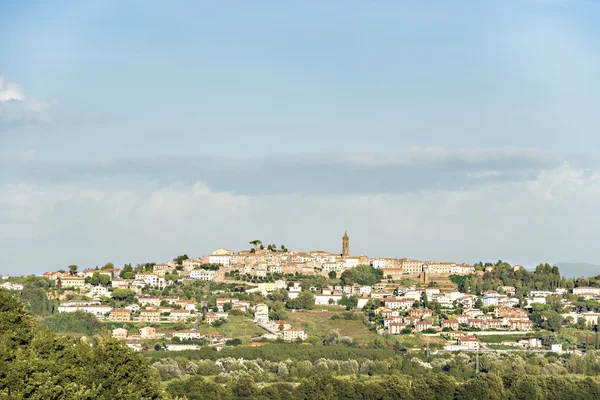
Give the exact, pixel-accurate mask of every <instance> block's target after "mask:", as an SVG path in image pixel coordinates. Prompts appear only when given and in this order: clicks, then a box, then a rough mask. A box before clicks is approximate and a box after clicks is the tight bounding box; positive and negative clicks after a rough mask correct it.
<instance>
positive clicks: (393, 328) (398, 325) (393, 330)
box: [387, 322, 406, 335]
mask: <svg viewBox="0 0 600 400" xmlns="http://www.w3.org/2000/svg"><path fill="white" fill-rule="evenodd" d="M387 328H388V333H389V334H390V335H399V334H400V333H402V330H403V329H404V328H406V324H405V323H403V322H390V323H389V324H388V325H387Z"/></svg>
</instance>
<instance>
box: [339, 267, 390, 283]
mask: <svg viewBox="0 0 600 400" xmlns="http://www.w3.org/2000/svg"><path fill="white" fill-rule="evenodd" d="M382 278H383V271H382V270H381V269H379V268H373V267H372V266H370V265H358V266H357V267H355V268H351V269H347V270H345V271H344V272H342V275H341V276H340V280H341V282H342V284H343V285H354V284H357V285H367V286H372V285H374V284H376V283H377V282H381V279H382Z"/></svg>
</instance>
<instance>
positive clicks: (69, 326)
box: [40, 311, 102, 335]
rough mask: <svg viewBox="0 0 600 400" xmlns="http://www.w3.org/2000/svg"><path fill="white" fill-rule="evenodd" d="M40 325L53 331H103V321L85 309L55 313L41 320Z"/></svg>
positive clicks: (86, 332) (83, 332)
mask: <svg viewBox="0 0 600 400" xmlns="http://www.w3.org/2000/svg"><path fill="white" fill-rule="evenodd" d="M40 326H41V327H43V328H46V329H48V330H49V331H51V332H72V333H81V334H85V335H95V334H99V333H101V331H102V323H101V322H100V321H98V318H96V317H95V316H94V315H93V314H90V313H87V312H85V311H76V312H73V313H62V314H53V315H50V316H48V317H46V318H43V319H42V320H41V321H40Z"/></svg>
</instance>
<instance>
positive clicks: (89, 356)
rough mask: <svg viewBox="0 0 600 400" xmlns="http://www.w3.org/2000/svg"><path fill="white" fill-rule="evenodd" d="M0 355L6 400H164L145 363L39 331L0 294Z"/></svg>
mask: <svg viewBox="0 0 600 400" xmlns="http://www.w3.org/2000/svg"><path fill="white" fill-rule="evenodd" d="M61 315H63V314H61ZM64 315H66V314H64ZM60 318H65V317H62V316H61V317H60ZM67 318H69V317H67ZM71 318H72V317H71ZM96 322H97V321H96ZM0 354H2V357H0V393H4V394H8V395H9V397H7V398H15V399H21V398H36V399H59V398H60V399H131V400H133V399H165V398H166V395H165V393H164V391H163V389H162V388H161V384H160V382H159V380H158V379H157V378H158V377H157V375H156V374H155V372H154V370H153V369H152V368H150V365H149V363H148V361H147V360H146V359H145V358H144V357H143V356H142V355H140V354H138V353H136V352H135V351H132V350H131V349H129V348H128V347H127V346H126V345H125V344H124V343H122V342H119V341H116V340H114V339H109V338H100V339H99V340H98V341H97V342H96V343H95V344H94V346H91V347H90V345H89V344H87V343H84V342H83V341H82V340H80V339H79V338H73V337H69V336H64V335H61V336H56V335H54V334H52V333H50V332H48V331H46V330H40V329H38V328H37V326H36V323H35V320H34V319H33V318H31V317H30V316H29V315H28V314H27V313H26V312H25V311H24V310H23V306H22V305H21V304H20V302H19V301H18V300H17V299H16V298H15V297H13V296H12V295H10V294H9V293H8V292H7V291H5V290H2V289H0ZM129 374H131V375H129Z"/></svg>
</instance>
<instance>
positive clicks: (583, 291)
mask: <svg viewBox="0 0 600 400" xmlns="http://www.w3.org/2000/svg"><path fill="white" fill-rule="evenodd" d="M573 294H577V295H593V296H600V288H595V287H589V286H580V287H576V288H573Z"/></svg>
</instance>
